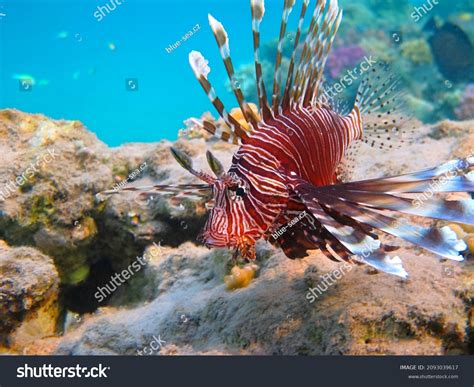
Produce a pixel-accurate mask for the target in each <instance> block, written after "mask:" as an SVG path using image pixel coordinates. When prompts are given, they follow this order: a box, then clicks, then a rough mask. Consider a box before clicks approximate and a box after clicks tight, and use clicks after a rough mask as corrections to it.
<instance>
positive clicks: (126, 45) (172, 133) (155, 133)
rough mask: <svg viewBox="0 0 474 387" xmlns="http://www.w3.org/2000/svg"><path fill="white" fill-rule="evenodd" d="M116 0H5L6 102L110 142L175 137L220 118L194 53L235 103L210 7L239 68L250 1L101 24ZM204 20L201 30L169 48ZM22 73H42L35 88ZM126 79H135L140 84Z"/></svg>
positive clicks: (0, 8)
mask: <svg viewBox="0 0 474 387" xmlns="http://www.w3.org/2000/svg"><path fill="white" fill-rule="evenodd" d="M111 1H116V0H101V1H96V0H62V1H59V0H56V1H42V0H33V1H31V0H30V1H27V0H11V1H10V0H0V13H4V14H6V16H3V17H1V18H0V42H1V44H0V58H1V61H0V66H1V67H0V107H1V108H16V109H20V110H22V111H25V112H30V113H43V114H46V115H47V116H50V117H52V118H55V119H68V120H80V121H81V122H83V123H84V124H85V125H86V126H87V127H88V128H89V129H90V130H92V131H93V132H95V133H96V134H97V135H98V137H99V138H100V139H101V140H102V141H104V142H106V143H107V144H109V145H112V146H115V145H119V144H122V143H125V142H132V141H139V142H150V141H157V140H160V139H163V138H166V139H171V140H173V139H176V137H177V133H178V129H180V128H182V127H183V126H184V125H183V121H184V120H185V119H187V118H189V117H191V116H200V115H201V114H202V113H203V112H204V111H211V112H212V113H213V114H214V116H216V113H215V112H214V110H213V109H212V106H211V105H210V103H209V101H208V100H207V98H206V96H205V94H204V93H203V91H202V90H201V88H200V86H199V84H198V82H197V81H196V80H195V78H194V75H193V73H192V71H191V69H190V67H189V64H188V53H189V52H190V51H191V50H198V51H201V52H202V53H203V54H204V56H205V57H206V58H207V59H209V61H210V66H211V69H212V71H211V74H210V80H211V81H212V82H213V84H214V86H215V88H216V90H217V92H218V94H219V95H220V96H221V97H222V99H223V100H224V102H225V103H226V105H227V106H228V108H231V107H235V106H236V102H235V100H234V99H233V96H232V95H231V94H230V93H229V92H228V90H227V89H226V87H225V80H226V78H227V77H226V74H225V70H224V67H223V64H222V61H221V59H220V56H219V53H218V50H217V48H216V44H215V41H214V37H213V35H212V33H211V32H210V29H209V26H208V22H207V14H208V13H209V12H211V13H212V14H213V15H214V16H215V17H216V18H217V19H219V20H220V21H222V22H223V23H224V25H225V27H226V29H227V31H228V32H229V35H230V39H231V40H230V43H231V53H232V57H233V60H234V65H235V67H236V68H237V67H238V66H239V65H241V64H246V63H249V62H251V61H252V58H253V49H252V32H251V20H250V9H249V8H250V7H249V2H250V1H247V0H177V1H174V0H168V1H162V0H155V1H138V0H121V2H122V4H121V5H116V9H115V10H113V11H112V12H110V13H109V14H107V15H106V16H105V17H102V20H101V21H98V17H95V16H94V13H95V12H96V11H97V10H98V8H97V7H99V6H102V7H103V6H105V5H106V4H110V2H111ZM119 2H120V0H119ZM416 3H421V2H420V1H419V0H416ZM112 8H113V7H112ZM296 9H297V11H295V13H299V5H298V7H297V8H296ZM281 11H282V1H280V0H267V1H266V15H265V19H264V23H263V26H262V35H263V37H264V38H263V40H264V41H265V40H269V39H272V38H275V37H276V36H277V34H278V31H279V21H280V17H281ZM104 12H105V11H104ZM292 16H293V18H292V19H291V20H292V23H293V26H292V25H290V29H291V28H294V24H295V23H296V21H297V18H296V17H295V15H292ZM197 24H199V26H200V30H198V31H197V32H195V33H194V34H193V35H192V36H191V37H189V38H188V39H187V40H186V41H185V42H183V43H182V44H181V46H179V47H177V48H176V49H174V50H173V51H172V52H171V53H167V51H166V48H167V47H169V46H170V45H171V44H174V43H175V42H176V41H177V40H180V39H181V37H182V36H183V35H185V34H186V33H187V32H188V31H190V30H192V29H193V27H194V26H196V25H197ZM15 74H17V75H21V74H27V75H30V76H32V77H33V78H34V80H35V84H33V85H32V88H31V90H30V91H25V90H22V88H21V87H20V80H18V79H14V76H15ZM127 80H133V82H135V81H136V83H137V85H136V86H135V90H134V91H132V90H127V87H126V83H127Z"/></svg>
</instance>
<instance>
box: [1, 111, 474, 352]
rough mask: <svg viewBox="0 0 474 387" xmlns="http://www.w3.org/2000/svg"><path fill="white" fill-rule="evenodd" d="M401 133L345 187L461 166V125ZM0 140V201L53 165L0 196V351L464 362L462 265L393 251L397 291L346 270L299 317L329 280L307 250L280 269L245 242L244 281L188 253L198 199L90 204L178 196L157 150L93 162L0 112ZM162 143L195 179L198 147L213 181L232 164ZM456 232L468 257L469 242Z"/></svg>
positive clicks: (201, 250)
mask: <svg viewBox="0 0 474 387" xmlns="http://www.w3.org/2000/svg"><path fill="white" fill-rule="evenodd" d="M235 113H238V112H237V111H235ZM417 126H418V127H419V130H418V131H417V133H418V134H419V137H417V138H416V139H415V141H414V143H413V144H409V145H406V146H405V147H403V148H402V149H400V150H393V151H390V152H383V153H380V152H377V151H376V150H374V149H372V148H369V147H367V148H364V151H363V152H361V153H360V154H359V155H358V158H357V169H356V171H355V175H354V178H356V179H357V178H361V177H362V178H370V177H377V176H380V175H383V174H394V173H403V172H405V171H408V170H416V169H422V168H425V167H429V166H432V165H436V164H438V163H439V162H441V161H445V160H448V159H450V158H451V157H454V156H459V157H466V156H468V155H472V151H473V149H474V146H473V145H474V143H473V140H474V138H473V136H474V130H473V128H474V121H464V122H450V121H446V122H443V123H440V124H438V125H435V126H427V127H422V126H421V124H420V123H418V124H417ZM428 133H432V134H433V135H431V136H430V137H426V138H425V137H424V138H423V139H421V137H420V136H421V135H422V134H428ZM0 135H1V136H2V138H3V139H5V140H4V141H3V143H5V144H6V145H5V146H3V145H2V148H1V150H2V157H3V158H4V159H3V162H2V164H0V189H1V187H3V186H4V185H5V184H7V183H8V182H9V181H11V180H12V179H15V177H17V176H19V175H21V174H22V173H23V171H24V170H25V168H28V166H29V165H30V163H31V162H32V161H33V162H34V161H35V160H36V157H37V155H38V154H40V155H41V154H42V153H43V152H44V151H45V150H46V149H48V147H52V148H54V149H57V151H58V156H57V158H56V159H55V160H54V161H52V162H51V163H50V164H45V165H43V166H42V167H41V168H40V169H38V173H36V174H35V175H34V176H31V177H28V179H27V182H25V184H23V185H22V186H21V187H17V189H15V190H14V192H11V197H8V198H5V199H4V200H2V199H1V198H0V211H1V212H0V225H1V228H0V238H1V239H3V240H4V241H5V242H2V243H0V270H1V278H0V292H2V293H4V294H6V295H7V298H6V299H5V298H2V299H0V322H1V325H0V334H1V335H3V336H2V345H3V349H2V351H7V352H9V353H27V354H63V355H66V354H68V355H69V354H76V355H79V354H80V355H85V354H108V355H118V354H130V355H133V354H136V353H137V351H139V350H140V349H141V348H143V347H144V346H146V345H148V343H149V342H150V341H151V340H152V339H153V336H154V335H155V336H158V335H160V336H161V338H162V339H163V340H164V341H165V342H166V343H165V344H164V346H163V347H162V348H161V349H160V352H159V354H162V355H163V354H397V355H401V354H411V355H413V354H427V355H428V354H467V353H472V348H473V343H472V337H473V333H472V326H471V325H470V322H469V321H470V320H469V315H470V314H471V313H472V310H473V305H472V300H473V295H474V294H473V292H474V288H473V286H472V284H473V280H474V267H473V261H472V258H470V257H468V259H467V260H466V261H465V262H462V263H458V262H440V261H439V259H438V258H436V257H435V256H433V255H432V254H430V253H427V252H425V251H421V250H418V249H413V248H412V247H411V246H408V245H405V244H402V245H401V248H400V249H399V250H398V251H397V254H399V255H400V256H403V260H404V262H405V264H406V266H407V270H408V271H409V273H410V275H411V277H410V279H409V280H408V281H401V280H400V279H398V278H395V277H391V276H388V275H385V274H380V273H375V272H373V271H367V269H366V268H365V267H353V268H352V269H351V270H350V271H348V272H347V273H346V274H345V275H344V276H343V277H342V278H341V279H340V280H338V281H337V283H334V284H333V285H332V286H330V287H328V289H327V290H326V292H324V294H322V295H320V296H319V297H318V298H317V299H316V300H315V301H314V302H313V303H311V302H309V300H308V298H307V293H308V291H309V288H314V287H316V286H317V285H318V284H320V283H321V281H322V278H324V276H325V275H327V274H328V273H331V272H332V271H334V270H335V269H336V268H338V267H339V266H338V264H336V263H334V262H332V261H329V260H327V259H326V258H325V257H324V256H323V255H322V254H320V253H318V252H316V251H315V252H313V253H312V254H311V255H310V256H309V257H308V258H306V259H304V260H294V261H293V260H289V259H287V258H286V257H285V256H284V254H283V253H282V252H281V251H280V250H279V249H276V248H274V247H272V246H271V245H269V244H268V243H267V242H264V241H260V242H259V243H258V245H257V260H256V262H255V265H258V276H257V275H256V274H257V272H256V267H252V266H243V267H242V266H241V264H239V267H236V268H232V267H233V264H231V252H230V251H228V250H226V249H212V250H208V249H207V248H205V247H203V246H199V245H198V244H197V243H196V241H195V239H196V236H197V234H198V232H199V230H200V228H201V227H202V225H203V222H204V220H205V217H204V215H205V207H204V204H203V203H202V202H201V201H199V200H189V199H186V200H182V201H179V202H175V201H171V200H168V199H167V198H165V197H162V196H154V197H150V196H147V197H146V198H140V197H136V196H135V195H113V196H112V197H111V198H110V199H109V200H107V201H105V202H104V201H100V200H98V199H97V198H96V197H95V193H97V192H99V191H101V190H104V189H112V187H114V185H115V184H117V180H119V181H122V182H123V183H124V185H122V186H134V185H149V184H155V183H163V184H167V183H190V182H194V180H193V177H192V176H190V175H189V174H188V173H186V171H184V170H182V168H180V167H179V166H178V165H177V164H176V163H175V162H174V160H173V159H172V157H171V156H170V154H169V151H168V147H169V146H170V145H171V144H170V143H169V142H167V141H161V142H159V143H155V144H127V145H123V146H121V147H118V148H108V147H107V146H105V145H104V144H102V143H101V142H100V141H99V140H97V138H96V137H95V136H94V135H92V134H91V133H89V132H88V131H87V130H86V129H85V128H84V127H83V126H82V125H81V124H80V123H77V122H67V121H54V120H50V119H48V118H46V117H44V116H41V115H30V114H25V113H21V112H19V111H15V110H4V111H0ZM173 145H174V146H176V147H177V148H179V149H182V150H184V151H185V152H186V153H188V154H189V155H190V156H191V157H192V158H193V159H194V161H195V167H196V168H197V169H207V168H208V167H207V165H206V160H205V151H206V149H211V150H212V151H213V153H215V154H216V156H217V157H218V158H219V159H220V160H222V161H223V163H224V164H225V167H226V168H227V167H228V166H229V164H230V160H231V156H232V152H233V151H234V150H235V147H233V146H232V145H229V144H225V143H222V142H216V141H206V140H205V139H204V138H193V139H187V138H186V137H183V138H180V139H179V140H178V141H176V143H175V144H173ZM414 155H416V157H414ZM144 163H146V164H145V165H146V166H145V168H144V169H143V170H141V171H140V173H139V174H136V173H133V174H132V173H131V171H135V170H137V168H138V166H141V165H144ZM139 169H140V168H139ZM116 177H117V179H116ZM20 188H21V189H20ZM461 231H462V232H463V233H464V234H465V236H464V238H465V240H466V242H467V243H468V244H469V246H470V247H471V249H472V230H470V229H462V230H461V226H460V228H458V229H457V232H461ZM464 234H463V235H464ZM8 246H11V247H8ZM24 246H29V247H24ZM138 258H141V259H143V260H145V261H146V265H143V266H141V267H140V270H138V271H136V272H134V273H133V275H132V276H130V277H129V279H128V280H127V281H126V282H124V283H123V284H122V285H121V286H118V287H116V288H115V289H116V290H115V291H114V292H111V293H110V294H108V295H107V297H104V300H103V302H99V300H98V299H97V297H96V296H95V293H96V292H98V289H100V288H101V287H102V288H103V287H105V286H106V285H107V284H109V283H110V281H111V280H112V278H113V276H114V275H116V274H117V273H123V272H127V271H128V272H130V270H129V269H130V268H131V267H133V264H136V262H137V259H138ZM127 269H128V270H127ZM59 283H60V284H61V286H60V289H61V291H60V293H59V296H58V292H59V291H58V284H59ZM228 288H229V289H230V290H229V289H228ZM22 289H25V291H23V290H22ZM31 332H33V333H34V335H32V334H31Z"/></svg>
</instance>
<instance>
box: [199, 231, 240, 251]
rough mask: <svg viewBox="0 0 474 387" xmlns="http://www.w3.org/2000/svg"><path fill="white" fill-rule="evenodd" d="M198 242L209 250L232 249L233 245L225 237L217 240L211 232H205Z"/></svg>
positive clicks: (200, 235)
mask: <svg viewBox="0 0 474 387" xmlns="http://www.w3.org/2000/svg"><path fill="white" fill-rule="evenodd" d="M197 241H198V242H200V243H202V244H203V245H204V246H206V247H209V248H212V247H232V243H231V242H230V241H229V240H228V239H227V238H226V237H225V236H222V238H216V237H214V236H212V235H211V234H210V233H209V231H203V232H202V233H200V234H199V235H198V237H197Z"/></svg>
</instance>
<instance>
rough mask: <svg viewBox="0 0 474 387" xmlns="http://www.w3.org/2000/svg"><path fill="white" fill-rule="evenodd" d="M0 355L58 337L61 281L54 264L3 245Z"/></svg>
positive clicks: (34, 253) (0, 258)
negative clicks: (45, 338) (56, 334)
mask: <svg viewBox="0 0 474 387" xmlns="http://www.w3.org/2000/svg"><path fill="white" fill-rule="evenodd" d="M0 273H1V277H0V317H1V318H0V352H2V351H5V350H7V348H8V349H12V350H15V349H18V348H23V347H25V346H26V345H28V344H30V343H32V342H34V341H35V340H37V339H41V338H43V337H45V336H52V335H54V334H55V333H56V322H57V319H58V317H59V312H60V307H59V303H58V292H59V289H58V286H59V278H58V274H57V271H56V268H55V266H54V264H53V260H52V259H51V258H49V257H48V256H46V255H44V254H41V253H40V252H39V251H37V250H35V249H32V248H29V247H9V246H8V245H7V244H6V243H5V242H3V241H0Z"/></svg>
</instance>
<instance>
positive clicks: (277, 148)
mask: <svg viewBox="0 0 474 387" xmlns="http://www.w3.org/2000/svg"><path fill="white" fill-rule="evenodd" d="M294 6H295V0H285V1H284V9H283V15H282V19H281V26H280V35H279V40H278V46H277V53H276V64H275V70H274V74H273V89H272V94H271V101H270V100H269V99H268V98H267V92H266V87H265V83H264V80H263V77H262V62H261V61H260V54H259V46H260V24H261V22H262V19H263V17H264V13H265V7H264V0H251V11H252V30H253V48H254V61H255V73H256V89H257V93H258V102H259V107H258V111H255V109H252V108H251V106H250V105H249V103H247V102H246V100H245V98H244V95H243V93H242V90H241V88H240V84H239V83H238V82H237V80H236V75H235V73H234V67H233V63H232V59H231V55H230V46H229V38H228V35H227V32H226V31H225V29H224V27H223V25H222V24H221V23H220V22H219V21H217V20H216V19H215V18H214V17H212V16H211V15H209V23H210V27H211V29H212V32H213V34H214V36H215V39H216V41H217V45H218V47H219V50H220V55H221V57H222V60H223V62H224V65H225V68H226V71H227V73H228V76H229V80H230V87H231V88H232V91H233V93H234V94H235V97H236V99H237V101H238V104H239V106H240V109H241V112H242V115H243V117H244V119H245V121H246V122H247V125H244V124H243V123H242V122H239V121H238V120H237V119H236V118H234V117H233V116H232V115H231V114H230V113H229V112H228V111H227V110H226V108H225V107H224V104H223V102H222V100H221V99H220V98H219V97H218V96H217V94H216V91H215V89H214V88H213V86H212V85H211V83H210V81H209V79H208V75H209V72H210V68H209V66H208V61H207V60H206V59H205V58H204V57H203V55H202V54H201V53H199V52H196V51H192V52H191V53H190V54H189V62H190V65H191V68H192V70H193V71H194V74H195V76H196V78H197V79H198V81H199V83H200V84H201V86H202V88H203V89H204V91H205V93H206V94H207V96H208V98H209V99H210V101H211V103H212V105H214V107H215V108H216V110H217V112H218V113H219V115H220V117H221V119H222V120H223V121H224V122H225V124H226V128H227V129H226V130H223V129H222V126H220V125H217V124H216V122H215V121H213V120H210V119H203V120H202V121H200V125H201V126H202V129H204V130H205V131H207V132H209V133H211V134H213V135H214V136H217V137H218V138H220V139H221V140H222V141H225V142H233V143H234V144H236V145H238V146H239V148H238V150H237V152H236V153H235V154H234V155H233V159H232V165H231V167H230V169H229V170H228V171H227V172H225V171H224V168H223V166H222V164H221V163H220V162H219V161H218V160H217V159H216V157H215V156H214V155H213V154H212V153H210V152H209V151H208V152H207V161H208V163H209V166H210V169H211V170H212V172H213V175H211V174H209V173H206V172H203V171H197V170H195V169H194V168H193V163H192V160H191V159H190V158H189V157H188V156H187V155H186V154H185V153H184V152H182V151H180V150H177V149H174V148H171V151H172V153H173V155H174V157H175V158H176V160H177V161H178V163H179V164H180V165H181V166H182V167H184V168H185V169H186V170H187V171H189V172H190V173H191V174H192V175H194V176H196V177H197V178H199V179H200V180H202V181H203V182H204V184H186V185H184V184H183V185H156V186H151V187H131V188H125V189H123V190H122V191H138V190H141V191H148V193H152V192H161V193H163V194H170V195H177V194H179V193H183V192H186V193H194V194H199V195H202V196H204V195H212V199H211V200H210V201H209V202H208V203H207V207H208V208H209V217H208V219H207V222H206V224H205V226H204V230H203V231H202V233H201V234H200V235H199V237H198V240H199V241H201V242H203V243H204V244H205V245H206V246H208V247H227V248H233V249H235V250H234V257H237V256H238V255H240V256H242V257H243V258H245V259H248V260H253V259H255V257H256V250H255V244H256V241H258V240H259V239H266V240H269V241H270V242H271V243H273V244H275V245H277V246H279V247H280V248H281V249H282V250H283V251H284V253H285V255H286V256H287V257H288V258H291V259H295V258H303V257H305V256H307V255H308V250H314V249H316V250H318V249H319V250H320V251H321V252H322V253H324V254H325V255H326V256H327V257H328V258H330V259H332V260H336V261H348V262H353V263H364V264H368V265H370V266H372V267H374V268H375V269H378V270H381V271H384V272H386V273H390V274H394V275H397V276H400V277H403V278H405V277H406V276H407V273H406V271H405V270H404V268H403V266H402V262H401V260H400V258H399V257H397V256H395V257H392V256H390V255H389V253H390V252H391V251H394V250H396V249H397V248H398V247H396V246H391V245H387V244H385V243H382V242H381V240H380V239H379V237H378V235H377V233H376V231H381V232H383V233H386V234H389V235H392V236H395V237H398V238H400V239H403V240H405V241H408V242H411V243H412V244H414V245H417V246H420V247H422V248H424V249H426V250H428V251H430V252H433V253H436V254H438V255H440V256H441V257H444V258H448V259H452V260H455V261H461V260H463V257H462V254H461V252H462V251H464V250H465V249H466V245H465V243H464V242H463V241H461V240H458V238H457V236H456V234H455V233H454V231H452V230H451V229H450V228H449V227H447V226H446V227H442V228H440V229H438V228H436V227H430V228H424V227H421V226H419V225H416V224H413V223H412V222H410V221H408V220H407V221H405V222H400V221H399V219H398V218H399V217H400V215H401V214H406V215H409V216H420V217H427V218H433V219H441V220H447V221H455V222H460V223H466V224H474V216H473V214H474V205H473V201H472V200H460V201H448V200H445V199H443V198H439V197H438V196H436V197H434V198H429V199H427V200H423V201H421V200H419V201H418V202H416V200H413V198H410V197H407V196H410V195H409V194H420V193H423V192H424V191H425V190H427V189H429V188H430V187H431V186H432V184H433V183H435V182H437V181H438V180H441V179H442V178H444V180H443V183H442V184H438V186H437V191H438V192H443V193H448V192H474V182H473V181H472V179H470V171H471V170H472V169H473V166H474V158H473V157H470V158H468V159H456V160H452V161H449V162H446V163H444V164H442V165H440V166H437V167H435V168H431V169H427V170H423V171H419V172H414V173H408V174H403V175H398V176H393V177H382V178H376V179H370V180H361V181H351V167H352V166H351V161H353V160H352V159H353V156H351V154H353V153H354V152H355V151H356V150H357V146H358V145H359V144H360V143H362V142H365V143H367V144H369V145H371V146H372V147H378V148H380V149H390V148H393V147H396V144H397V143H401V142H403V141H404V140H403V138H404V137H405V130H403V122H405V121H404V120H406V118H403V116H401V115H399V114H398V112H399V111H400V108H401V105H402V104H401V103H399V102H400V100H401V99H402V97H403V94H401V93H399V92H398V91H397V85H398V83H399V82H398V78H397V77H395V76H393V75H392V74H391V72H390V71H388V70H387V67H386V66H384V65H381V66H374V68H373V69H371V70H369V73H370V74H368V75H367V74H366V75H364V79H363V80H362V81H361V84H360V86H359V89H358V91H357V97H356V100H355V105H354V107H353V109H352V111H350V113H348V114H345V115H344V114H342V113H341V112H338V111H337V109H336V108H334V107H333V106H332V105H333V103H332V102H331V101H329V100H328V99H327V98H324V93H323V83H324V68H325V64H326V60H327V58H328V54H329V52H330V50H331V46H332V44H333V41H334V38H335V36H336V32H337V30H338V28H339V25H340V23H341V20H342V10H340V8H339V6H338V2H337V0H328V1H326V0H317V2H316V4H315V7H314V12H313V13H312V16H311V22H310V25H309V29H308V30H307V33H306V36H305V37H304V38H303V36H304V33H302V26H303V23H304V19H305V14H306V13H307V10H308V7H309V0H304V1H303V3H302V8H301V13H300V17H299V23H298V27H297V31H296V34H295V37H294V45H293V50H292V54H291V57H290V58H289V66H288V72H287V77H286V82H285V83H284V84H283V83H281V75H282V74H281V73H282V71H283V70H282V56H283V53H282V52H283V42H284V38H285V35H286V29H287V21H288V18H289V15H290V13H291V11H292V9H293V8H294ZM300 40H301V42H300ZM369 116H370V117H372V118H373V117H375V122H373V121H374V120H372V121H371V122H369V121H368V120H366V118H368V117H369ZM106 193H109V194H111V193H114V192H111V191H108V192H106ZM412 196H413V195H412ZM303 212H305V213H306V214H307V216H304V217H301V216H300V217H299V218H298V220H299V221H298V222H296V223H295V222H294V223H295V224H294V225H292V227H291V229H289V230H288V231H287V232H285V233H276V235H278V237H277V238H272V237H271V235H272V234H274V235H275V230H278V229H280V228H281V227H284V225H285V224H288V222H291V221H292V219H294V218H295V217H297V216H299V214H301V213H303Z"/></svg>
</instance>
